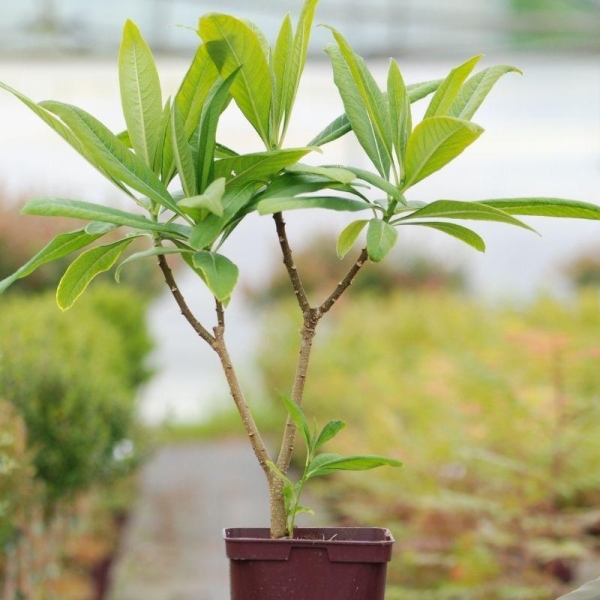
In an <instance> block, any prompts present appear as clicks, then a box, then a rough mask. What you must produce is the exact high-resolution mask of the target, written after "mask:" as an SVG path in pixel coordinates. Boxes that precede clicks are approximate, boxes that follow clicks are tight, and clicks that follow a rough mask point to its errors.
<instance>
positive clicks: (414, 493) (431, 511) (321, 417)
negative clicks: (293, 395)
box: [262, 289, 600, 600]
mask: <svg viewBox="0 0 600 600" xmlns="http://www.w3.org/2000/svg"><path fill="white" fill-rule="evenodd" d="M599 309H600V301H599V299H598V295H597V292H595V291H589V290H588V291H587V292H583V293H581V295H579V296H577V297H576V298H574V299H572V300H571V301H570V302H568V303H564V304H562V303H559V302H557V301H554V300H550V299H545V298H540V299H539V300H537V301H536V302H534V303H532V304H531V305H529V306H526V307H522V308H519V309H517V308H511V307H496V308H491V307H486V306H482V305H480V304H478V303H476V302H474V301H472V300H470V299H468V298H466V297H465V296H463V295H459V294H456V293H452V292H448V291H440V292H439V293H434V294H423V293H420V292H418V291H410V290H407V289H404V290H402V289H401V290H399V291H397V292H396V293H395V294H390V295H386V296H381V295H379V294H364V295H361V296H360V297H359V298H355V302H354V304H353V305H352V306H350V305H347V306H344V308H343V309H342V310H340V311H339V312H337V313H336V316H337V322H335V323H334V324H333V327H332V328H331V329H330V330H329V331H328V332H324V333H325V335H324V336H323V337H322V338H321V339H320V340H317V342H316V344H315V346H316V347H315V355H314V357H313V361H312V363H311V375H310V378H309V380H308V385H307V399H306V405H305V410H306V411H307V413H308V415H312V414H315V415H316V416H317V419H318V421H319V422H321V423H324V422H325V421H326V420H328V419H330V418H332V417H334V416H336V415H340V414H343V415H344V416H345V420H346V421H347V422H348V427H347V430H346V431H344V432H343V433H342V434H341V435H340V436H339V438H337V439H336V441H335V442H334V443H332V444H331V448H330V450H331V451H338V452H341V453H344V452H348V451H352V449H356V448H361V450H364V451H368V452H374V453H387V454H391V455H393V456H396V457H398V458H400V459H401V460H403V461H404V462H405V465H406V467H405V469H404V470H403V471H402V472H396V471H395V470H382V471H381V472H376V473H373V474H372V475H369V476H363V477H360V478H355V477H353V476H350V475H344V476H343V477H340V478H338V479H337V481H336V482H335V484H334V485H333V486H331V485H328V486H327V487H325V486H323V487H322V488H320V493H321V494H323V495H325V496H327V498H328V499H329V500H330V501H332V503H333V506H334V508H335V512H336V515H337V518H338V519H339V520H340V521H341V522H343V523H345V524H365V523H371V522H379V523H381V522H385V523H392V525H393V527H392V528H393V530H394V533H395V536H396V539H397V541H398V542H399V543H398V544H397V546H398V547H397V554H396V557H395V559H394V561H393V562H392V564H391V573H390V579H391V583H392V586H393V587H392V591H390V595H389V597H390V599H391V598H398V599H402V600H407V599H411V598H419V599H423V598H427V599H431V600H447V599H454V598H456V599H458V598H460V599H461V600H462V599H474V600H480V599H481V600H483V599H485V600H500V599H502V600H504V599H507V600H508V599H509V598H510V599H512V600H514V599H515V598H523V599H525V598H528V599H529V598H531V599H537V598H539V599H540V600H542V599H547V598H549V597H556V596H557V595H559V593H560V592H561V591H563V590H566V589H568V587H569V586H568V584H569V583H571V582H573V581H574V580H575V578H576V576H577V574H578V573H579V572H581V571H583V570H585V568H586V565H589V563H590V561H591V564H597V560H598V555H597V548H598V546H599V544H598V541H597V538H596V537H595V536H594V535H593V534H594V533H597V531H598V527H597V523H598V519H599V517H600V515H599V514H598V512H597V509H596V508H595V507H596V506H597V504H598V500H599V499H600V459H599V458H598V457H599V456H600V440H599V438H598V436H597V430H598V423H599V422H600V398H599V397H598V390H599V389H600V372H599V371H598V368H597V361H598V356H599V355H600V345H599V344H598V338H599V333H600V316H599V315H600V311H599ZM292 315H293V307H289V309H284V310H281V311H278V312H272V313H271V314H270V317H269V319H268V325H267V328H266V329H267V331H268V332H269V334H268V337H267V340H266V343H265V347H264V350H263V354H262V357H263V358H262V364H263V370H264V373H265V377H266V379H267V388H268V389H282V390H285V387H284V386H285V382H286V381H289V378H290V376H291V374H292V369H293V364H294V359H295V350H294V347H295V344H296V343H297V341H296V338H297V330H298V326H299V324H298V323H297V322H295V321H294V317H293V316H292ZM274 347H276V348H278V351H277V352H276V353H275V352H270V351H269V349H270V348H274ZM358 348H360V352H358V351H357V349H358ZM584 576H585V575H584ZM590 577H591V575H589V576H588V579H589V578H590ZM564 583H566V584H567V587H565V588H563V587H561V586H562V584H564ZM571 588H572V585H571Z"/></svg>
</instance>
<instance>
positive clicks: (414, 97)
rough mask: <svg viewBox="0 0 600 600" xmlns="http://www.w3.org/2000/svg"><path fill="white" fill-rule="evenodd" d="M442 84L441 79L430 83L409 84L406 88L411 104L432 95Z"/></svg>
mask: <svg viewBox="0 0 600 600" xmlns="http://www.w3.org/2000/svg"><path fill="white" fill-rule="evenodd" d="M443 82H444V80H443V79H432V80H431V81H420V82H419V83H411V84H409V85H408V86H406V89H407V91H408V97H409V98H410V102H411V104H412V103H413V102H418V101H419V100H422V99H423V98H426V97H427V96H429V94H433V92H435V91H437V90H438V89H439V87H440V85H442V83H443Z"/></svg>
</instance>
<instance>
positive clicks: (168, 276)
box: [158, 255, 286, 537]
mask: <svg viewBox="0 0 600 600" xmlns="http://www.w3.org/2000/svg"><path fill="white" fill-rule="evenodd" d="M158 264H159V267H160V269H161V271H162V272H163V275H164V278H165V281H166V283H167V285H168V287H169V290H170V291H171V294H172V295H173V297H174V298H175V301H176V302H177V304H178V306H179V308H180V309H181V314H182V315H183V316H184V317H185V319H186V320H187V321H188V323H189V324H190V325H191V326H192V327H193V329H194V331H196V333H197V334H198V335H199V336H200V337H201V338H202V339H203V340H204V341H205V342H206V343H207V344H208V345H209V346H210V347H211V348H212V349H213V350H214V351H215V352H216V354H217V356H218V357H219V360H220V361H221V366H222V368H223V372H224V373H225V378H226V379H227V384H228V386H229V391H230V393H231V396H232V398H233V401H234V403H235V405H236V408H237V410H238V412H239V414H240V417H241V419H242V424H243V426H244V429H245V431H246V435H247V436H248V439H249V441H250V445H251V446H252V449H253V451H254V454H255V456H256V458H257V460H258V463H259V464H260V466H261V468H262V470H263V471H264V473H265V475H266V477H267V482H268V486H269V496H270V498H271V521H272V523H274V525H273V526H272V531H273V530H281V529H283V531H284V534H283V535H285V531H286V523H285V519H286V516H285V507H284V510H283V524H282V523H280V521H279V519H280V518H281V517H280V511H279V498H280V495H281V490H280V489H279V488H278V483H277V482H278V478H277V477H275V475H274V473H273V472H272V471H271V469H270V468H269V466H268V464H267V463H268V462H269V461H270V460H271V459H270V457H269V453H268V452H267V449H266V447H265V444H264V442H263V439H262V437H261V435H260V432H259V430H258V427H257V426H256V422H255V421H254V417H253V416H252V412H251V410H250V407H249V406H248V403H247V402H246V399H245V397H244V394H243V392H242V388H241V386H240V383H239V380H238V378H237V374H236V372H235V369H234V367H233V363H232V362H231V357H230V356H229V351H228V350H227V345H226V343H225V311H224V309H223V304H222V303H221V302H219V301H218V300H216V299H215V308H216V313H217V326H216V327H215V328H214V329H213V332H214V336H213V335H211V334H210V333H209V332H208V330H207V329H206V328H205V327H204V326H203V325H202V324H201V323H200V322H199V321H198V319H196V317H195V316H194V315H193V313H192V311H191V310H190V308H189V306H188V305H187V302H186V301H185V298H184V297H183V295H182V293H181V290H180V289H179V287H178V285H177V282H176V281H175V278H174V277H173V272H172V271H171V269H170V267H169V265H168V264H167V261H166V259H165V257H164V256H163V255H161V256H159V257H158ZM280 537H283V536H280Z"/></svg>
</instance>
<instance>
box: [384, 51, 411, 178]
mask: <svg viewBox="0 0 600 600" xmlns="http://www.w3.org/2000/svg"><path fill="white" fill-rule="evenodd" d="M387 89H388V92H387V97H388V104H389V107H390V131H391V135H392V142H393V144H394V147H395V148H396V156H397V157H398V164H399V165H400V172H401V173H402V174H404V163H405V161H406V146H407V144H408V138H409V137H410V134H411V133H412V116H411V112H410V99H409V97H408V91H407V89H406V85H405V84H404V79H403V78H402V74H401V73H400V68H399V67H398V63H397V62H396V61H395V60H392V61H391V63H390V69H389V73H388V88H387Z"/></svg>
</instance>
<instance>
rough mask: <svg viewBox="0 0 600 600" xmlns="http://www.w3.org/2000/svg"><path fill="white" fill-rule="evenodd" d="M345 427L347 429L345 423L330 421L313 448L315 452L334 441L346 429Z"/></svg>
mask: <svg viewBox="0 0 600 600" xmlns="http://www.w3.org/2000/svg"><path fill="white" fill-rule="evenodd" d="M344 427H346V423H344V421H329V423H327V425H325V427H323V429H322V430H321V433H320V434H319V437H318V438H317V439H316V441H315V443H314V446H313V452H317V451H318V450H320V449H321V447H322V446H324V445H325V444H326V443H327V442H329V441H330V440H332V439H333V438H334V437H335V436H336V435H337V434H338V433H339V432H340V431H341V430H342V429H344Z"/></svg>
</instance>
